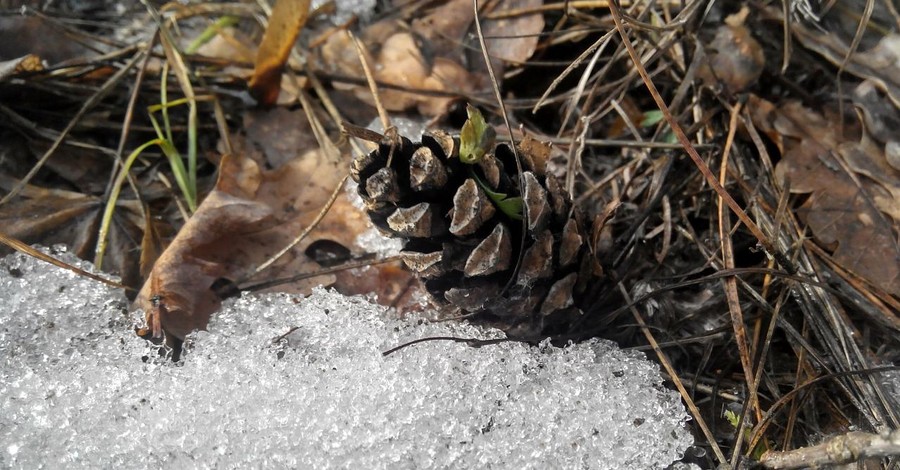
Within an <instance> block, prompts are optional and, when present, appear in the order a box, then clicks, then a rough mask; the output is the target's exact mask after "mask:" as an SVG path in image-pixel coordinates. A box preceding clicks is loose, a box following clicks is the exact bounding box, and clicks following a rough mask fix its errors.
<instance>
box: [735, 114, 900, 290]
mask: <svg viewBox="0 0 900 470" xmlns="http://www.w3.org/2000/svg"><path fill="white" fill-rule="evenodd" d="M748 106H749V107H750V108H751V109H752V110H753V111H752V116H753V118H754V124H755V125H756V126H757V127H759V128H760V129H762V130H763V131H765V132H766V133H767V135H770V136H772V137H774V138H773V140H774V141H775V142H776V144H777V145H778V147H779V148H780V150H781V153H782V159H781V161H780V162H779V163H778V165H777V166H776V169H775V175H776V177H777V178H778V180H779V181H780V182H782V183H783V182H784V181H785V180H789V181H790V188H791V192H793V193H802V194H809V198H808V199H807V200H806V201H805V202H804V204H803V205H802V206H801V207H800V208H799V209H798V211H797V212H798V215H799V216H800V218H801V220H803V221H805V222H806V223H807V224H808V225H809V228H810V229H811V230H812V232H813V235H815V238H816V240H817V241H818V242H819V243H820V244H821V245H822V246H823V247H825V248H826V249H829V250H831V251H832V253H833V254H832V256H833V258H834V260H835V261H836V262H838V263H840V264H841V266H843V267H844V268H846V269H849V270H850V271H853V272H854V273H856V274H858V275H860V276H862V277H864V278H866V279H868V280H869V281H870V282H872V283H873V284H875V285H877V286H879V287H881V288H882V289H884V290H885V291H887V292H889V293H891V294H893V295H900V245H898V242H897V238H896V233H897V232H898V230H900V171H897V170H895V169H894V168H892V167H891V166H890V165H888V163H887V160H886V158H885V155H884V152H883V150H882V147H881V146H879V145H876V144H875V142H874V141H873V140H872V139H871V137H869V136H868V135H867V134H863V135H862V137H861V138H859V139H858V140H857V139H846V138H841V137H840V135H841V132H840V129H839V127H840V126H839V124H838V123H834V122H832V121H830V120H828V119H826V118H825V117H824V116H822V115H820V114H818V113H815V112H813V111H811V110H809V109H807V108H804V107H803V106H802V105H800V104H799V103H795V102H792V103H787V104H785V105H783V106H781V107H780V108H776V107H775V106H774V105H773V104H772V103H769V102H766V101H763V100H761V99H759V98H755V97H753V98H751V99H750V101H749V102H748ZM839 159H840V160H839ZM845 169H846V170H850V171H851V172H852V173H848V172H847V171H846V170H845ZM857 182H858V184H857Z"/></svg>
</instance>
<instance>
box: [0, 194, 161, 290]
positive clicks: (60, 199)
mask: <svg viewBox="0 0 900 470" xmlns="http://www.w3.org/2000/svg"><path fill="white" fill-rule="evenodd" d="M17 182H18V181H17V180H14V179H12V178H9V177H6V176H0V189H2V190H4V191H7V192H8V191H9V190H10V189H11V188H12V187H13V186H14V185H15V184H16V183H17ZM105 206H106V204H105V202H104V201H102V200H101V199H100V198H98V197H95V196H89V195H86V194H82V193H76V192H71V191H65V190H58V189H57V190H52V189H44V188H41V187H38V186H34V185H27V186H26V187H25V189H24V190H23V191H22V192H21V193H20V195H19V197H18V198H16V199H14V200H12V201H10V202H8V203H6V204H4V205H3V206H0V226H3V227H4V231H5V232H6V233H7V234H8V235H9V236H11V237H13V238H16V239H18V240H21V241H23V242H25V243H28V244H34V243H39V244H41V245H46V246H50V245H54V244H57V243H62V244H65V245H67V246H69V248H70V249H71V250H72V252H73V253H74V254H75V255H76V256H78V257H79V258H82V259H88V260H89V259H93V257H94V251H95V250H96V247H97V230H98V227H99V223H100V220H101V218H102V214H103V210H104V209H105ZM116 208H117V209H118V210H117V211H116V213H115V215H114V216H113V221H112V224H111V225H110V232H109V239H108V244H107V256H106V259H105V262H104V269H105V270H106V271H109V272H113V273H116V274H118V275H119V276H120V277H121V278H122V283H123V284H125V285H127V286H129V287H134V288H137V287H138V286H139V285H140V283H141V276H140V250H139V248H140V246H139V245H138V243H139V240H141V233H142V231H143V229H144V220H143V218H142V217H141V215H140V207H139V206H138V204H137V202H136V201H133V200H120V201H119V202H118V204H117V205H116Z"/></svg>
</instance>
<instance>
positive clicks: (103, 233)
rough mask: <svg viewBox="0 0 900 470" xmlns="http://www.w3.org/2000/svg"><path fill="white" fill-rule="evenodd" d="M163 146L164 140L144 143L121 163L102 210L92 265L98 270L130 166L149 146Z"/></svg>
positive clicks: (100, 266)
mask: <svg viewBox="0 0 900 470" xmlns="http://www.w3.org/2000/svg"><path fill="white" fill-rule="evenodd" d="M164 144H165V140H163V139H153V140H151V141H149V142H146V143H144V144H143V145H141V146H140V147H138V148H136V149H134V151H133V152H131V154H130V155H128V158H126V159H125V162H123V163H122V168H121V170H120V171H119V174H118V175H117V176H116V182H115V184H113V187H112V192H111V193H110V195H109V199H108V200H107V201H106V208H105V209H104V210H103V218H102V219H101V221H100V234H99V235H98V236H97V250H96V251H95V252H94V265H95V266H96V267H97V269H98V270H100V269H102V268H103V255H104V253H106V239H107V237H108V236H109V227H110V224H111V223H112V216H113V211H115V209H116V201H118V200H119V193H120V192H121V191H122V185H123V184H125V178H126V177H127V176H128V171H129V170H130V169H131V165H132V164H134V161H135V160H137V157H139V156H140V155H141V153H142V152H143V151H144V150H146V149H147V148H148V147H150V146H151V145H159V146H163V145H164Z"/></svg>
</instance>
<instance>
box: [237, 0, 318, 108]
mask: <svg viewBox="0 0 900 470" xmlns="http://www.w3.org/2000/svg"><path fill="white" fill-rule="evenodd" d="M308 16H309V0H277V1H276V2H275V6H274V7H273V8H272V15H271V16H270V17H269V26H268V27H267V28H266V32H265V34H264V35H263V40H262V44H260V46H259V50H258V51H257V52H256V69H255V70H254V71H253V77H252V78H251V79H250V94H251V95H253V97H254V98H256V100H257V101H259V102H260V103H261V104H263V105H266V106H271V105H274V104H275V103H276V102H277V101H278V93H279V92H280V90H281V72H282V70H283V69H284V64H285V63H287V60H288V57H289V56H290V53H291V49H293V47H294V42H295V41H296V40H297V35H299V34H300V30H301V29H303V25H305V24H306V19H307V18H308Z"/></svg>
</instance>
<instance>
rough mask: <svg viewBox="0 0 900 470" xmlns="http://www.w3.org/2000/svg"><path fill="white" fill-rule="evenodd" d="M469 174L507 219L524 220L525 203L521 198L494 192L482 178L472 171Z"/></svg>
mask: <svg viewBox="0 0 900 470" xmlns="http://www.w3.org/2000/svg"><path fill="white" fill-rule="evenodd" d="M469 173H470V174H471V175H472V178H473V179H474V180H475V182H476V183H478V186H480V187H481V189H482V190H483V191H484V193H485V194H487V196H488V197H489V198H491V201H494V204H495V205H496V206H497V208H498V209H500V211H501V212H503V213H504V214H506V216H507V217H509V218H510V219H513V220H522V209H523V201H522V198H521V197H518V196H516V197H509V196H508V195H507V194H505V193H498V192H496V191H492V190H491V188H489V187H488V185H487V183H485V182H484V181H481V178H479V177H478V175H476V174H475V172H474V171H472V170H471V169H470V170H469Z"/></svg>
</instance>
